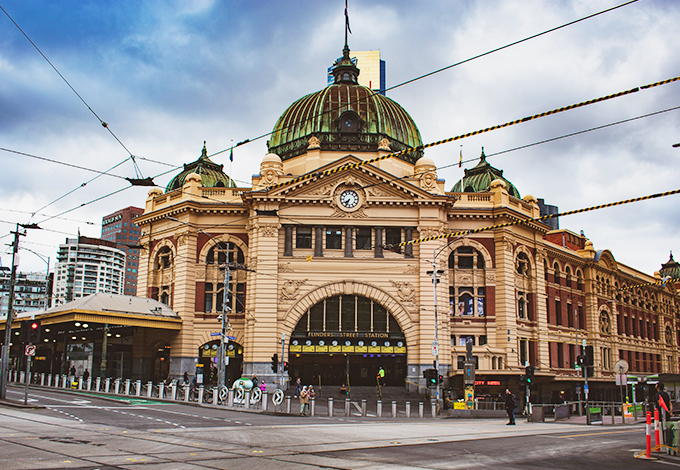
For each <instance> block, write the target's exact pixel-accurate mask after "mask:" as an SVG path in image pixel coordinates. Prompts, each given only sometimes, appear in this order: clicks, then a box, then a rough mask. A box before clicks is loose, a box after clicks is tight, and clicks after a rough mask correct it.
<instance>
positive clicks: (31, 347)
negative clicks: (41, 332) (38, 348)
mask: <svg viewBox="0 0 680 470" xmlns="http://www.w3.org/2000/svg"><path fill="white" fill-rule="evenodd" d="M26 355H27V356H35V346H34V345H33V344H27V345H26Z"/></svg>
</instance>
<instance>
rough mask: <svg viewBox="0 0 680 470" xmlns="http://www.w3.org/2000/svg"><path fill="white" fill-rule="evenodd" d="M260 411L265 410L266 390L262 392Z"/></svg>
mask: <svg viewBox="0 0 680 470" xmlns="http://www.w3.org/2000/svg"><path fill="white" fill-rule="evenodd" d="M262 411H267V392H262Z"/></svg>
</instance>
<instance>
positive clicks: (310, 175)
mask: <svg viewBox="0 0 680 470" xmlns="http://www.w3.org/2000/svg"><path fill="white" fill-rule="evenodd" d="M678 80H680V76H677V77H673V78H668V79H666V80H661V81H659V82H654V83H650V84H648V85H643V86H639V87H635V88H631V89H628V90H623V91H620V92H617V93H613V94H610V95H606V96H601V97H599V98H594V99H591V100H587V101H582V102H580V103H575V104H571V105H569V106H563V107H561V108H556V109H552V110H550V111H544V112H542V113H538V114H534V115H532V116H527V117H524V118H521V119H516V120H514V121H509V122H506V123H504V124H497V125H495V126H491V127H486V128H484V129H478V130H476V131H472V132H468V133H467V134H460V135H457V136H454V137H449V138H447V139H443V140H439V141H436V142H431V143H429V144H424V145H419V146H417V147H409V148H406V149H404V150H401V151H399V152H392V153H388V154H386V155H382V156H379V157H375V158H370V159H368V160H363V161H361V162H357V163H346V164H344V165H342V166H339V167H337V168H333V169H330V170H325V171H314V172H310V173H306V174H304V175H302V176H298V177H296V178H292V179H290V180H288V181H284V182H281V183H277V184H273V185H271V186H268V187H267V188H266V189H261V190H257V191H249V192H252V193H257V192H260V193H261V192H266V191H271V190H272V189H277V188H281V187H284V186H290V185H293V184H297V183H299V182H302V181H306V180H309V179H312V178H318V177H323V176H326V175H331V174H333V173H338V172H341V171H345V170H351V169H354V168H360V167H362V166H365V165H369V164H371V163H375V162H379V161H382V160H386V159H388V158H392V157H398V156H400V155H404V154H407V153H410V152H412V151H414V150H415V151H420V150H423V149H426V148H430V147H436V146H438V145H442V144H447V143H450V142H454V141H457V140H461V139H466V138H468V137H471V136H474V135H479V134H484V133H487V132H491V131H495V130H498V129H503V128H506V127H510V126H515V125H517V124H522V123H524V122H528V121H532V120H534V119H540V118H543V117H546V116H552V115H553V114H558V113H562V112H565V111H570V110H572V109H577V108H582V107H584V106H589V105H591V104H595V103H600V102H603V101H607V100H611V99H614V98H619V97H621V96H626V95H630V94H632V93H637V92H638V91H640V90H648V89H650V88H655V87H658V86H662V85H667V84H669V83H674V82H676V81H678Z"/></svg>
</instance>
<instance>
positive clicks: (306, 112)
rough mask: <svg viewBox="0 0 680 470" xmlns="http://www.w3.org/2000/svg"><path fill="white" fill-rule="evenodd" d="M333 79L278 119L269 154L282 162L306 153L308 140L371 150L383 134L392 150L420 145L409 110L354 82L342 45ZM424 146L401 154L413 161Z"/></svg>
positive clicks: (354, 71)
mask: <svg viewBox="0 0 680 470" xmlns="http://www.w3.org/2000/svg"><path fill="white" fill-rule="evenodd" d="M333 75H334V76H335V83H333V85H330V86H327V87H326V88H324V89H323V90H320V91H317V92H315V93H311V94H309V95H307V96H304V97H302V98H300V99H299V100H297V101H295V102H294V103H293V104H291V105H290V106H289V107H288V109H286V110H285V111H284V113H283V114H282V115H281V117H280V118H279V119H278V121H277V122H276V125H275V126H274V130H273V132H272V136H271V139H270V140H269V142H267V147H268V148H269V152H270V153H275V154H277V155H278V156H279V157H281V160H286V159H289V158H292V157H295V156H297V155H301V154H303V153H305V152H307V147H308V146H309V139H310V138H311V137H316V138H317V139H319V145H318V147H317V148H319V147H320V148H321V149H322V150H338V151H347V152H375V151H377V150H378V146H379V144H378V143H379V142H380V140H381V139H383V138H385V137H386V138H387V139H388V140H389V142H390V149H391V150H392V151H393V152H396V151H400V150H403V149H406V148H409V147H418V146H420V145H422V143H423V142H422V139H421V137H420V131H418V127H417V126H416V124H415V122H414V121H413V119H412V118H411V116H409V114H408V113H407V112H406V111H405V110H404V108H402V107H401V106H399V105H398V104H397V103H396V102H394V101H392V100H391V99H389V98H387V97H385V96H383V95H380V94H377V93H375V92H374V91H373V90H371V89H370V88H367V87H364V86H361V85H359V84H358V82H357V76H358V75H359V69H358V68H357V67H356V66H355V65H354V64H353V63H352V61H351V59H350V57H349V48H348V47H347V46H345V49H344V50H343V57H342V59H340V60H339V61H338V62H336V64H335V65H334V68H333ZM422 153H423V152H422V150H417V151H414V152H411V153H408V154H405V155H401V156H400V157H399V158H401V159H403V160H406V161H408V162H411V163H415V162H416V161H417V160H418V159H419V158H420V157H421V156H422Z"/></svg>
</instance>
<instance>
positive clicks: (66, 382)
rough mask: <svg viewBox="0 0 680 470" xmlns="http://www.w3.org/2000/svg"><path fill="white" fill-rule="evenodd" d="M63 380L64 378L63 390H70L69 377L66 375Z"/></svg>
mask: <svg viewBox="0 0 680 470" xmlns="http://www.w3.org/2000/svg"><path fill="white" fill-rule="evenodd" d="M63 378H64V380H63V382H62V387H63V388H68V376H67V375H64V376H63Z"/></svg>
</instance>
